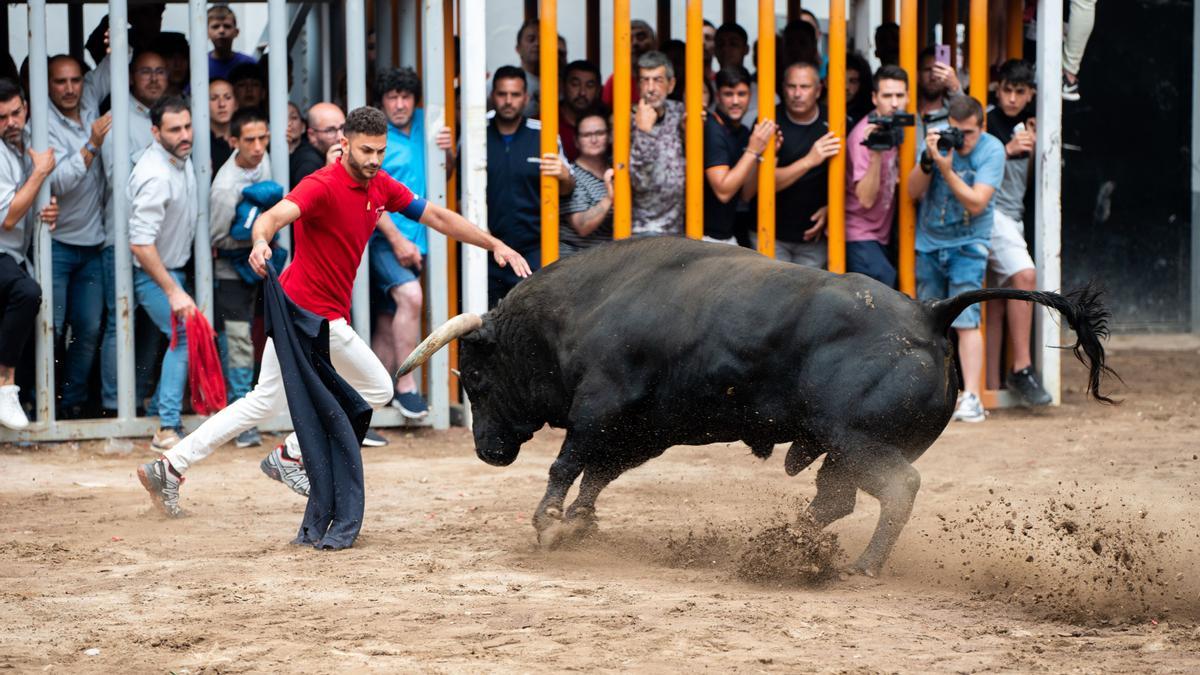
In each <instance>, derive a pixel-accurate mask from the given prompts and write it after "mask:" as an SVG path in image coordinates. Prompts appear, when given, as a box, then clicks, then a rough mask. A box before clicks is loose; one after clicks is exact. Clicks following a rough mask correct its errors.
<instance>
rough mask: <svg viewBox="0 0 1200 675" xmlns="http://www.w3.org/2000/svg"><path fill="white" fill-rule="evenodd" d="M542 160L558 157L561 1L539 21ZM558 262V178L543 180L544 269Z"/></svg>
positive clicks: (547, 0) (547, 7)
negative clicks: (547, 156)
mask: <svg viewBox="0 0 1200 675" xmlns="http://www.w3.org/2000/svg"><path fill="white" fill-rule="evenodd" d="M538 58H539V59H540V61H541V63H540V68H541V71H540V73H539V76H540V78H541V86H542V90H541V93H540V96H541V115H542V156H543V157H544V156H546V155H548V154H549V155H554V156H558V0H542V12H541V18H540V19H539V21H538ZM555 260H558V178H556V177H554V176H542V266H543V267H544V266H546V265H549V264H550V263H552V262H554V261H555Z"/></svg>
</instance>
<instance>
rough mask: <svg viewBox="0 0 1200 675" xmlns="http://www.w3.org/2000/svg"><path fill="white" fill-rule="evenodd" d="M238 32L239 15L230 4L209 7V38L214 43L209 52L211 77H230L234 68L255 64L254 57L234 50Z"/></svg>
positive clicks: (209, 72)
mask: <svg viewBox="0 0 1200 675" xmlns="http://www.w3.org/2000/svg"><path fill="white" fill-rule="evenodd" d="M238 33H239V31H238V25H237V16H235V15H234V13H233V10H232V9H230V8H229V6H228V5H213V6H212V7H209V8H208V39H209V40H211V41H212V45H213V49H212V51H211V52H209V53H208V76H209V78H220V79H222V80H225V79H230V77H231V76H232V74H233V69H234V68H237V67H238V66H241V65H249V66H253V65H255V61H254V57H252V56H250V55H249V54H242V53H241V52H235V51H233V41H234V39H235V38H237V36H238Z"/></svg>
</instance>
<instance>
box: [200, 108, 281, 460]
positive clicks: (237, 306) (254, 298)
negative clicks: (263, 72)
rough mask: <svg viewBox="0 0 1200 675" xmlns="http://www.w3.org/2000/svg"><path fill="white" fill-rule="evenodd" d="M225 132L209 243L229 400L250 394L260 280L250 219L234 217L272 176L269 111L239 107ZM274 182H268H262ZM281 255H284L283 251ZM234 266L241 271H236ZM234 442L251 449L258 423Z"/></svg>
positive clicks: (210, 212) (214, 187) (213, 194)
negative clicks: (254, 269)
mask: <svg viewBox="0 0 1200 675" xmlns="http://www.w3.org/2000/svg"><path fill="white" fill-rule="evenodd" d="M229 135H230V137H231V138H232V139H233V149H232V154H231V155H230V158H229V160H228V161H227V162H225V164H223V165H221V167H220V168H219V169H218V170H217V174H216V175H215V176H214V177H213V182H212V188H211V189H210V191H209V195H208V204H209V206H208V209H209V210H208V215H209V221H210V223H211V224H212V229H211V236H212V246H213V249H214V250H215V251H216V253H217V255H216V259H215V260H214V261H213V274H214V276H215V277H216V287H215V293H214V294H213V310H214V312H213V313H214V315H215V318H216V326H215V328H216V330H217V331H218V332H219V334H220V335H221V338H222V346H223V350H222V351H223V352H224V355H225V379H226V381H227V382H228V384H229V391H228V399H229V402H230V403H232V402H234V401H236V400H238V399H240V398H242V397H243V396H245V395H246V394H248V393H250V388H251V386H252V385H253V384H254V340H253V339H252V338H251V334H250V327H251V324H253V323H254V309H255V306H256V305H257V304H258V293H259V289H260V288H261V286H262V284H261V283H260V282H259V281H258V278H257V276H255V275H253V274H252V273H251V274H246V271H249V263H248V262H247V261H248V260H249V257H250V249H251V247H252V243H251V242H250V240H249V232H248V231H245V229H246V225H250V224H252V223H244V222H237V223H235V221H236V220H238V216H239V215H241V214H240V213H239V209H238V205H239V203H241V202H242V201H243V199H244V197H243V190H245V189H247V188H249V187H250V186H262V185H263V183H265V182H267V181H271V162H270V158H269V156H268V155H267V144H268V143H269V142H270V138H271V134H270V129H269V128H268V121H267V116H266V115H265V114H264V113H263V112H262V111H261V110H258V109H257V108H242V109H241V110H238V111H237V112H236V113H235V114H234V115H233V119H232V120H231V122H230V124H229ZM273 185H274V183H269V184H268V185H266V186H265V187H270V186H273ZM278 190H279V195H281V196H282V194H283V188H282V187H281V186H280V187H278ZM263 206H265V204H263ZM260 210H261V209H260ZM235 226H236V227H240V228H241V230H242V231H243V236H237V235H235V233H234V231H233V228H234V227H235ZM280 256H281V259H284V260H286V259H287V254H286V252H284V253H281V254H280ZM243 263H244V264H243ZM238 265H241V266H242V267H244V268H245V271H242V272H239V270H238ZM251 277H253V278H251ZM236 442H237V446H238V447H239V448H249V447H252V446H257V445H261V444H262V436H261V435H260V434H259V432H258V428H257V427H250V428H249V429H246V430H244V431H242V432H241V433H240V434H238V436H237V439H236Z"/></svg>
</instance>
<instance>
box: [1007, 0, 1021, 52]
mask: <svg viewBox="0 0 1200 675" xmlns="http://www.w3.org/2000/svg"><path fill="white" fill-rule="evenodd" d="M1007 37H1008V58H1010V59H1022V58H1025V2H1024V0H1008V26H1007Z"/></svg>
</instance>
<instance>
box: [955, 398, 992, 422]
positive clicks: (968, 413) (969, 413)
mask: <svg viewBox="0 0 1200 675" xmlns="http://www.w3.org/2000/svg"><path fill="white" fill-rule="evenodd" d="M950 419H952V420H954V421H956V422H982V421H984V420H985V419H987V411H986V410H984V409H983V401H980V400H979V397H978V396H976V395H975V394H972V393H971V392H969V391H965V392H963V394H962V396H959V397H958V407H956V408H955V409H954V415H953V416H952V417H951V418H950Z"/></svg>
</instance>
